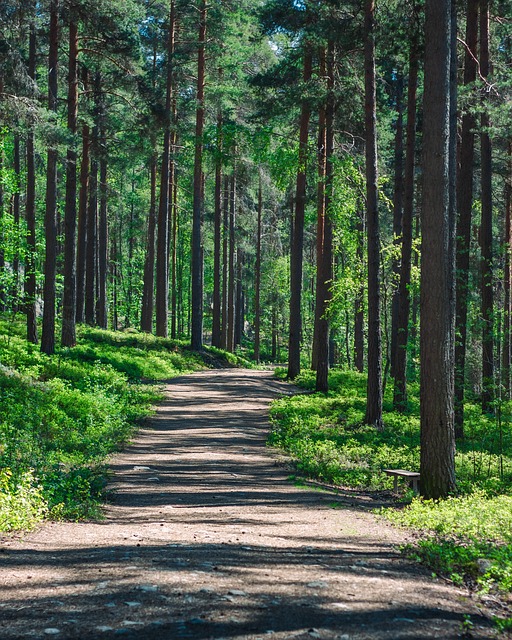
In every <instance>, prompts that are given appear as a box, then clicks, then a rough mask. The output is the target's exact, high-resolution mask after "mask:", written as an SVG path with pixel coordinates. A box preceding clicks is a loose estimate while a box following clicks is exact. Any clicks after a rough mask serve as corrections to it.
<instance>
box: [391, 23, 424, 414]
mask: <svg viewBox="0 0 512 640" xmlns="http://www.w3.org/2000/svg"><path fill="white" fill-rule="evenodd" d="M418 67H419V51H418V43H417V37H416V34H415V35H414V38H413V40H412V41H411V50H410V56H409V84H408V89H407V143H406V156H405V175H404V207H403V216H402V248H401V261H400V282H399V289H398V318H397V337H396V351H395V366H394V374H395V386H394V396H393V406H394V408H395V409H396V410H397V411H405V410H406V409H407V344H408V341H409V313H410V306H411V295H410V292H409V287H410V284H411V265H412V237H413V220H414V170H415V163H414V158H415V147H416V92H417V88H418Z"/></svg>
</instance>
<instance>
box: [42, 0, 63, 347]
mask: <svg viewBox="0 0 512 640" xmlns="http://www.w3.org/2000/svg"><path fill="white" fill-rule="evenodd" d="M49 39H50V50H49V55H48V110H49V111H51V112H53V113H56V112H57V89H58V84H57V65H58V61H59V51H58V49H59V0H51V3H50V34H49ZM57 161H58V154H57V147H56V145H55V146H54V147H50V148H49V149H48V159H47V164H46V201H45V219H44V228H45V239H46V249H45V261H44V290H43V303H44V307H43V327H42V333H41V351H42V352H43V353H46V354H48V355H52V354H53V353H54V352H55V278H56V275H57Z"/></svg>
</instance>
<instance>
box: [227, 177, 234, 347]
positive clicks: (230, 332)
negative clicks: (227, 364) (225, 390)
mask: <svg viewBox="0 0 512 640" xmlns="http://www.w3.org/2000/svg"><path fill="white" fill-rule="evenodd" d="M235 217H236V177H235V174H234V173H233V175H232V176H231V189H230V198H229V249H228V316H227V320H228V322H227V339H226V349H227V350H228V351H229V352H231V353H233V352H234V351H235V263H236V247H235Z"/></svg>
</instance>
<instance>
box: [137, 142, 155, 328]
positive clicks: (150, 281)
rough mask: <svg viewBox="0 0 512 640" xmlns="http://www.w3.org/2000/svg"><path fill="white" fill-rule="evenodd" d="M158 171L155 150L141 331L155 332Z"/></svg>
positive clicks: (152, 160)
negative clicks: (154, 303)
mask: <svg viewBox="0 0 512 640" xmlns="http://www.w3.org/2000/svg"><path fill="white" fill-rule="evenodd" d="M153 149H154V145H153ZM156 169H157V157H156V153H155V151H154V150H153V154H152V155H151V164H150V170H149V175H150V184H151V187H150V188H151V197H150V205H149V215H148V234H147V242H146V259H145V262H144V284H143V290H142V313H141V321H140V328H141V331H145V332H146V333H151V332H152V331H153V302H154V284H155V228H156Z"/></svg>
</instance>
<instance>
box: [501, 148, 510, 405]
mask: <svg viewBox="0 0 512 640" xmlns="http://www.w3.org/2000/svg"><path fill="white" fill-rule="evenodd" d="M507 154H508V159H507V175H506V178H505V193H504V196H505V197H504V200H505V246H504V254H505V267H504V274H503V275H504V278H503V280H504V282H503V285H504V286H503V289H504V298H505V300H504V304H503V307H504V309H503V350H502V364H501V369H502V371H501V379H502V386H503V391H504V395H505V398H506V399H507V400H510V396H511V379H510V373H511V364H512V363H511V360H512V348H511V340H510V330H511V317H512V298H511V284H512V268H511V254H512V141H511V140H509V142H508V145H507Z"/></svg>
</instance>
